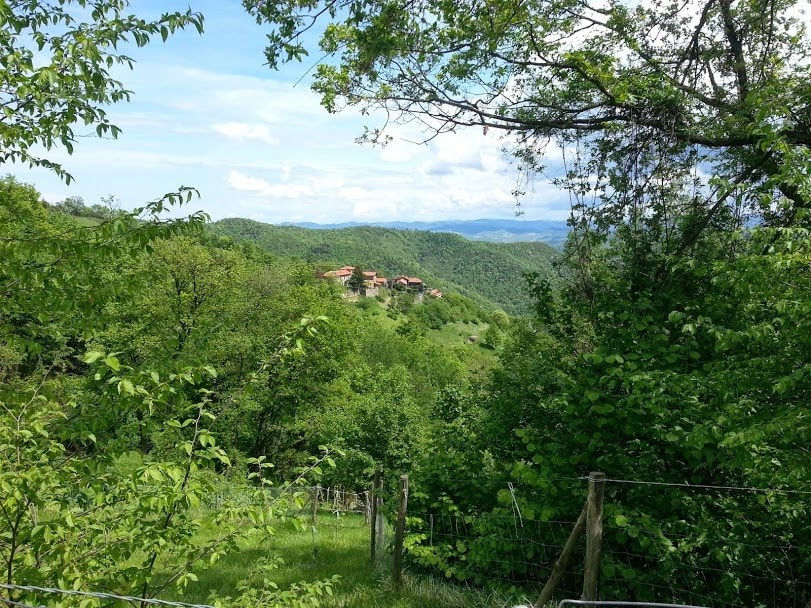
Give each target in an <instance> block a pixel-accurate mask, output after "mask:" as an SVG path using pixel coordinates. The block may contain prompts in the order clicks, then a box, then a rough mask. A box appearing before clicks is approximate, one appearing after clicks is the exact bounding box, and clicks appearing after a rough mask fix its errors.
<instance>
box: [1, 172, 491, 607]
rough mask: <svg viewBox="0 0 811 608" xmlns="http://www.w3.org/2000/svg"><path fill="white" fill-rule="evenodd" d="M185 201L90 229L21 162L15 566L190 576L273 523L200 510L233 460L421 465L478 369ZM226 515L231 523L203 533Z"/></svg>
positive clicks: (78, 578) (136, 587)
mask: <svg viewBox="0 0 811 608" xmlns="http://www.w3.org/2000/svg"><path fill="white" fill-rule="evenodd" d="M182 198H185V193H179V194H175V195H168V196H167V197H165V198H164V199H162V200H161V201H157V202H156V203H153V204H151V205H149V206H147V207H146V208H145V209H143V210H141V212H140V213H135V214H132V213H120V214H117V215H116V217H114V218H111V219H107V220H104V221H100V222H97V223H93V224H89V225H88V223H87V222H86V221H84V218H78V219H77V218H74V217H73V216H72V215H70V214H66V213H64V212H63V211H62V210H60V209H54V208H52V207H49V206H47V205H45V204H43V203H42V202H41V200H40V196H39V193H38V192H37V191H36V189H35V188H34V187H32V186H29V185H26V184H21V183H19V182H17V181H16V180H14V179H13V178H12V177H6V178H3V179H2V180H0V227H2V228H0V249H1V250H2V257H3V260H4V263H3V265H2V268H0V307H1V308H2V311H3V316H2V323H0V404H1V405H2V408H0V459H2V462H3V466H2V468H0V485H2V487H3V492H2V496H0V507H2V508H0V522H2V525H3V530H4V533H3V536H2V537H0V560H1V561H2V564H1V565H2V569H3V572H4V573H7V574H8V577H7V580H8V581H9V582H18V583H20V582H26V583H27V584H39V585H45V586H64V585H68V586H76V587H79V586H81V587H83V588H98V589H118V590H123V591H126V592H128V593H134V594H139V595H141V596H149V595H154V594H157V593H160V592H161V591H162V590H163V589H164V588H166V587H167V586H168V585H174V584H188V583H189V582H191V581H193V580H194V578H193V575H190V572H191V568H192V567H195V566H196V567H199V566H200V564H201V563H204V562H205V563H208V562H207V560H216V559H217V557H218V556H220V555H223V554H224V553H225V552H227V551H228V550H232V549H234V548H235V543H236V539H237V538H238V537H239V535H240V534H242V533H244V532H246V531H247V530H250V529H254V528H255V526H256V525H260V526H264V525H269V524H268V521H267V518H268V517H269V514H268V513H264V514H262V513H255V512H254V513H247V512H245V511H238V510H237V511H233V512H231V511H228V510H225V511H223V512H222V513H217V514H209V515H207V516H206V517H207V518H208V519H201V512H200V511H199V510H197V509H196V506H197V505H199V504H200V502H201V501H202V500H204V499H205V496H207V495H208V494H211V493H213V492H215V488H216V484H217V483H218V482H217V480H218V479H219V478H221V477H222V476H227V477H229V478H232V479H242V480H243V481H244V480H247V479H248V478H252V479H254V481H253V482H252V483H254V484H255V485H256V487H258V488H260V487H261V483H260V482H265V483H273V484H282V485H284V484H285V483H287V482H289V481H290V480H298V481H299V482H303V479H304V477H302V475H306V478H307V479H310V480H311V481H314V480H315V479H320V481H321V483H325V484H335V485H338V484H340V485H344V486H347V487H355V488H363V487H365V485H366V483H367V481H368V479H369V476H370V474H371V471H373V470H374V469H375V468H376V467H384V468H385V469H386V470H388V471H392V472H394V471H401V470H410V469H412V468H413V467H415V466H416V460H417V459H418V458H419V455H421V454H423V453H424V452H425V451H426V450H427V449H428V447H429V445H430V443H431V427H430V424H428V423H427V422H426V421H428V420H430V418H431V412H432V408H433V407H434V404H435V402H436V400H437V398H438V396H439V395H440V394H443V393H444V392H445V391H447V390H450V387H459V386H464V385H465V384H466V383H467V382H468V381H469V379H470V372H469V366H467V365H466V362H465V354H464V353H463V352H461V351H459V350H454V349H441V348H437V345H436V344H435V343H433V342H431V341H430V340H428V339H427V338H425V337H424V336H421V335H418V334H414V333H408V332H402V331H396V329H395V328H394V327H393V326H389V327H388V328H387V326H385V325H382V324H377V323H369V319H368V318H367V317H365V316H364V315H363V311H362V310H360V309H358V308H357V307H354V306H349V305H347V303H346V302H345V301H344V300H343V299H342V298H341V297H340V296H341V293H342V290H341V289H340V288H339V287H338V286H337V285H335V284H334V283H333V282H331V281H324V280H320V279H317V278H316V276H315V272H314V268H313V267H312V266H311V265H308V264H306V263H304V262H301V261H291V260H286V259H281V258H278V257H275V256H272V255H270V254H268V253H266V252H264V251H262V250H261V249H259V248H258V247H256V246H254V245H250V244H247V243H243V244H237V243H235V242H234V241H232V240H231V239H228V238H224V237H218V236H214V235H211V234H210V233H208V232H207V231H204V230H203V229H202V226H203V222H204V219H205V218H204V217H203V216H201V215H199V214H196V215H194V216H192V217H190V218H187V219H185V220H169V219H165V218H163V216H162V214H161V211H162V208H163V207H165V206H166V205H169V204H176V203H178V202H180V199H182ZM452 300H453V299H451V301H448V302H445V303H443V304H441V305H440V306H449V307H451V308H452V309H453V310H455V311H457V312H458V311H461V310H466V307H467V306H468V304H465V301H460V302H457V303H456V304H454V303H453V301H452ZM469 306H473V308H471V309H470V311H468V314H472V312H475V308H476V307H475V305H473V304H469ZM397 314H399V313H397ZM324 446H329V447H324ZM325 450H329V454H325V452H324V451H325ZM338 454H340V457H338ZM313 459H315V460H313ZM327 464H331V465H333V466H326V465H327ZM271 465H272V466H271ZM319 475H320V476H319ZM290 496H292V497H294V498H292V499H291V500H294V499H295V496H296V495H295V493H292V494H290ZM235 508H236V507H235ZM229 517H231V519H229ZM246 518H248V519H250V520H251V521H253V522H254V525H252V526H247V527H246V525H245V522H246ZM210 526H213V528H214V530H215V531H216V534H214V537H215V539H214V540H211V538H210V537H209V536H207V535H199V534H196V531H197V530H199V529H200V528H201V527H210ZM212 534H213V533H212ZM99 553H102V555H101V556H100V555H99ZM167 564H168V565H167ZM158 566H160V569H159V568H158ZM170 566H171V567H170Z"/></svg>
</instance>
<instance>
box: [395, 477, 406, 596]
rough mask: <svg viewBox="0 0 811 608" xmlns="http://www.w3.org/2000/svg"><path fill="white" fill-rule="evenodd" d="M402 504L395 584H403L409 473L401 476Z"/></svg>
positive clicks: (397, 536) (398, 531) (396, 550)
mask: <svg viewBox="0 0 811 608" xmlns="http://www.w3.org/2000/svg"><path fill="white" fill-rule="evenodd" d="M399 499H400V506H399V508H398V509H397V527H396V529H395V532H394V586H395V588H400V587H401V586H402V585H403V539H404V537H405V518H406V512H407V511H408V475H401V476H400V496H399Z"/></svg>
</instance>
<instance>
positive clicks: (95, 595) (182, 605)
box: [0, 583, 214, 608]
mask: <svg viewBox="0 0 811 608" xmlns="http://www.w3.org/2000/svg"><path fill="white" fill-rule="evenodd" d="M0 589H5V590H6V591H20V592H24V593H25V594H27V595H28V596H30V597H35V598H36V597H38V596H39V595H41V594H46V595H58V596H63V597H81V598H92V599H98V600H105V601H115V602H127V603H130V604H134V605H150V606H169V607H171V608H214V607H213V606H210V605H208V604H188V603H186V602H174V601H171V600H159V599H156V598H141V597H134V596H131V595H117V594H115V593H107V592H101V591H79V590H74V589H57V588H55V587H37V586H35V585H10V584H6V583H0ZM21 599H25V598H21ZM0 603H3V604H11V605H13V606H19V607H20V608H34V607H33V606H31V605H30V604H26V603H24V602H21V601H17V600H12V599H10V597H9V598H0ZM38 608H43V605H42V604H39V606H38Z"/></svg>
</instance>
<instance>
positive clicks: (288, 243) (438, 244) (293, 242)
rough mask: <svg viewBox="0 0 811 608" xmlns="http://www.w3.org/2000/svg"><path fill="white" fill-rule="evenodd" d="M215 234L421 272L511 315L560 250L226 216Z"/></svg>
mask: <svg viewBox="0 0 811 608" xmlns="http://www.w3.org/2000/svg"><path fill="white" fill-rule="evenodd" d="M210 230H212V231H213V232H214V233H215V234H219V235H223V236H229V237H232V238H233V239H235V240H238V241H239V240H248V241H252V242H254V243H255V244H257V245H259V246H260V247H262V248H264V249H266V250H267V251H269V252H271V253H274V254H276V255H280V256H290V257H298V258H301V259H304V260H308V261H312V262H331V263H338V264H351V265H359V266H363V267H364V268H368V269H370V270H376V271H378V272H379V273H382V274H385V275H386V276H394V275H397V274H406V275H411V276H418V277H420V278H421V279H423V280H424V281H425V282H427V283H428V284H429V285H430V286H431V287H437V288H439V289H445V290H452V291H456V292H458V293H461V294H462V295H465V296H467V297H469V298H471V299H473V300H476V301H478V302H480V303H482V304H486V305H489V306H491V307H493V306H494V307H498V308H503V309H504V310H505V311H507V312H509V313H511V314H521V313H525V312H527V311H528V310H529V306H530V298H529V293H528V290H527V285H526V281H525V279H524V275H525V274H526V273H528V272H537V273H540V274H541V275H546V274H548V273H550V272H551V260H552V259H553V258H554V257H555V256H556V255H559V252H557V251H556V250H555V249H553V248H552V247H550V246H549V245H547V244H545V243H540V242H526V243H486V242H481V241H469V240H467V239H465V238H463V237H461V236H458V235H455V234H448V233H436V232H426V231H411V230H393V229H388V228H376V227H370V226H358V227H352V228H342V229H335V230H313V229H308V228H299V227H295V226H274V225H271V224H264V223H261V222H255V221H252V220H246V219H240V218H231V219H225V220H220V221H218V222H216V223H214V224H211V225H210Z"/></svg>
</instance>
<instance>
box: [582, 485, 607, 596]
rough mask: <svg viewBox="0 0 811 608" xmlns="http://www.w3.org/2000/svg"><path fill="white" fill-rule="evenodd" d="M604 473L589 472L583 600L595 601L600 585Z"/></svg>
mask: <svg viewBox="0 0 811 608" xmlns="http://www.w3.org/2000/svg"><path fill="white" fill-rule="evenodd" d="M604 488H605V474H604V473H598V472H592V473H589V495H588V499H587V500H586V566H585V569H584V572H583V598H582V599H583V600H585V601H597V597H598V592H599V585H600V553H601V551H602V540H603V489H604Z"/></svg>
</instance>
